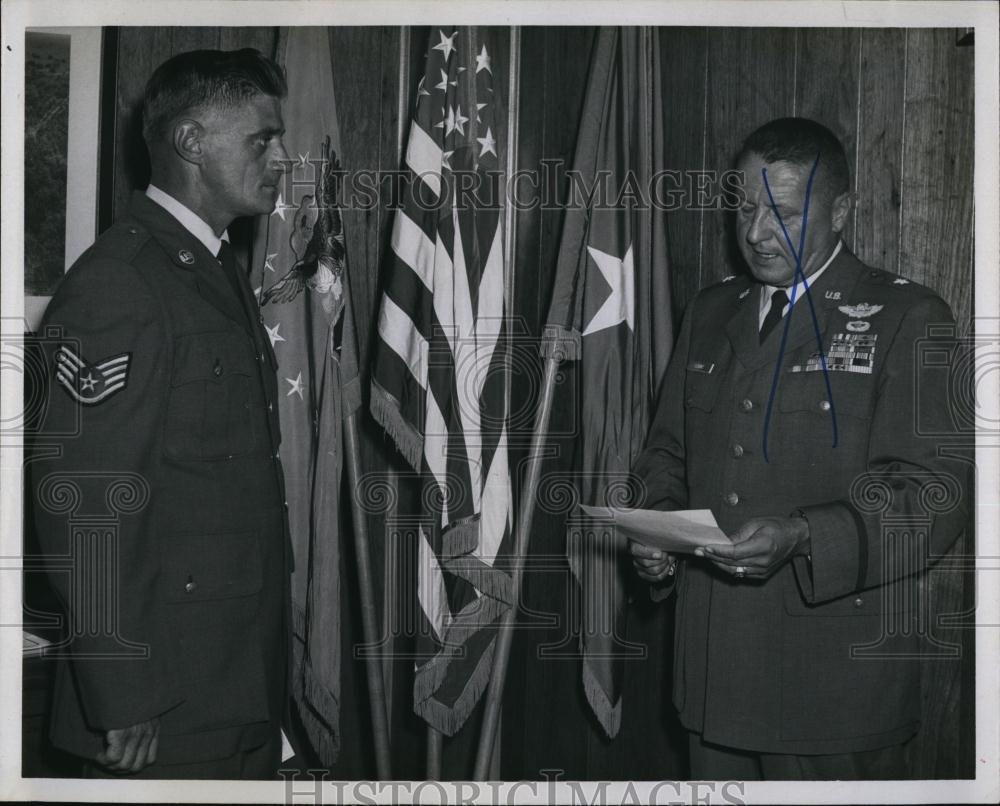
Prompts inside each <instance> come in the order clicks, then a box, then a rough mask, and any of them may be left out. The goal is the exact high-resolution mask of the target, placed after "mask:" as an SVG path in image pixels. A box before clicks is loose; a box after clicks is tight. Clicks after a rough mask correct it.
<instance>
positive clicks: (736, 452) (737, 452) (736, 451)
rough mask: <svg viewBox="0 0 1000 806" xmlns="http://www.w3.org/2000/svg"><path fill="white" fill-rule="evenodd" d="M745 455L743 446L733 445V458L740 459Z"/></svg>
mask: <svg viewBox="0 0 1000 806" xmlns="http://www.w3.org/2000/svg"><path fill="white" fill-rule="evenodd" d="M742 455H743V446H742V445H740V444H739V443H735V444H734V445H733V456H734V457H736V458H737V459H739V458H740V457H741V456H742Z"/></svg>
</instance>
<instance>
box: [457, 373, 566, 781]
mask: <svg viewBox="0 0 1000 806" xmlns="http://www.w3.org/2000/svg"><path fill="white" fill-rule="evenodd" d="M558 369H559V358H557V357H549V358H546V359H545V376H544V379H543V381H542V395H541V401H540V402H539V405H538V410H537V412H536V413H535V430H534V432H533V434H532V436H531V452H530V454H529V460H528V472H527V475H526V476H525V479H524V487H522V489H521V502H520V507H519V508H518V517H517V523H516V528H515V532H514V569H513V574H512V577H513V579H512V583H513V584H512V597H511V598H512V601H511V605H510V609H509V610H508V611H507V613H506V614H505V615H504V617H503V621H502V622H501V624H500V633H499V635H497V643H496V646H495V647H494V649H493V653H494V654H493V673H492V674H491V675H490V685H489V688H488V689H487V691H486V713H485V715H484V716H483V730H482V733H480V735H479V748H478V750H477V752H476V767H475V771H474V773H473V776H472V778H473V780H474V781H485V780H486V776H487V774H488V773H489V768H490V760H491V758H492V757H493V745H494V742H495V741H496V733H497V723H498V722H499V719H500V705H501V704H502V702H503V687H504V682H505V680H506V677H507V664H508V661H509V660H510V645H511V641H512V640H513V636H514V623H515V621H516V619H517V610H518V607H519V605H520V601H521V578H522V575H523V568H524V563H525V561H526V560H527V557H528V542H529V539H530V536H531V522H532V520H533V519H534V517H535V493H536V491H537V489H538V476H539V473H541V467H542V454H543V447H544V443H545V440H546V438H547V436H548V433H549V417H550V416H551V414H552V398H553V397H554V392H555V380H556V372H557V371H558Z"/></svg>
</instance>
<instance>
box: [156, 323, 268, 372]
mask: <svg viewBox="0 0 1000 806" xmlns="http://www.w3.org/2000/svg"><path fill="white" fill-rule="evenodd" d="M253 367H254V351H253V345H252V344H251V343H250V341H249V339H248V338H247V337H246V336H244V335H241V334H238V333H231V332H228V331H226V332H221V333H194V334H192V335H189V336H181V337H180V338H178V339H177V340H176V342H175V344H174V373H173V379H172V381H171V385H172V386H182V385H183V384H186V383H191V382H192V381H213V382H216V383H221V382H223V381H225V379H226V378H227V377H229V376H231V375H251V374H252V373H253Z"/></svg>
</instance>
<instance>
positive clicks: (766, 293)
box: [760, 240, 844, 316]
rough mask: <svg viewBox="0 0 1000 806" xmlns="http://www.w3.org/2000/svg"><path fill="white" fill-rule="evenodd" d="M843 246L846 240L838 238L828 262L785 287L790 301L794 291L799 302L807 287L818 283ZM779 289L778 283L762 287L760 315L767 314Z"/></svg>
mask: <svg viewBox="0 0 1000 806" xmlns="http://www.w3.org/2000/svg"><path fill="white" fill-rule="evenodd" d="M843 246H844V242H843V241H841V240H838V241H837V245H836V246H835V247H834V249H833V252H832V253H831V254H830V257H828V258H827V259H826V263H824V264H823V265H822V266H820V267H819V268H818V269H817V270H816V271H814V272H813V273H812V274H810V275H809V276H808V277H806V278H805V280H800V281H799V282H797V283H796V284H795V285H794V286H792V287H789V288H786V289H785V292H786V293H787V294H788V299H789V301H791V299H792V295H793V293H794V296H795V301H796V302H798V301H799V300H800V299H802V295H803V294H805V293H806V288H807V287H808V286H812V285H815V284H816V281H817V280H819V278H820V275H821V274H822V273H823V272H825V271H826V270H827V269H828V268H829V266H830V264H831V263H833V261H834V258H836V257H837V255H839V254H840V250H841V248H842V247H843ZM792 288H794V289H795V290H794V292H793V291H792ZM777 290H778V286H776V285H766V284H765V285H764V286H763V287H762V288H761V294H760V315H761V316H764V315H765V311H766V310H767V308H768V306H769V305H770V303H771V295H772V294H774V292H775V291H777Z"/></svg>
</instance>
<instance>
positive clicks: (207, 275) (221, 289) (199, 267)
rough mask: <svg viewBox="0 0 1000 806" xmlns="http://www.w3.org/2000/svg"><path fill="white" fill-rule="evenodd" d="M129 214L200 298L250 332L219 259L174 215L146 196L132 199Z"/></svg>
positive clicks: (140, 195) (241, 304) (141, 195)
mask: <svg viewBox="0 0 1000 806" xmlns="http://www.w3.org/2000/svg"><path fill="white" fill-rule="evenodd" d="M129 212H130V213H131V214H132V215H133V216H134V217H135V218H136V219H137V220H138V221H139V222H140V223H141V224H143V226H145V227H146V228H147V229H148V230H149V233H150V235H152V236H153V238H154V239H155V240H156V242H157V243H158V244H159V245H160V246H161V247H162V248H163V250H164V252H165V253H166V254H167V256H168V257H169V258H170V260H171V262H172V263H173V264H174V265H175V266H176V267H177V268H178V269H180V270H181V271H182V272H184V273H185V274H186V275H187V276H189V277H191V278H192V279H193V281H194V285H195V288H197V290H198V294H199V295H200V296H201V297H202V298H203V299H204V300H205V301H206V302H207V303H208V304H209V305H211V306H212V307H214V308H216V309H217V310H218V311H219V312H220V313H222V314H223V315H225V316H227V317H228V318H229V319H232V320H233V321H234V322H236V323H237V324H238V325H240V326H241V327H242V328H243V329H244V330H249V329H250V323H249V322H248V321H247V315H246V314H245V313H244V310H243V303H242V302H241V300H240V299H239V298H238V297H237V296H236V295H235V294H234V293H233V287H232V285H230V283H229V280H228V279H227V278H226V273H225V271H224V270H223V268H222V266H220V265H219V261H218V260H217V259H216V257H215V255H213V254H211V253H210V252H209V251H208V250H207V249H206V248H205V245H204V244H203V243H202V242H201V241H199V240H198V239H197V238H196V237H194V235H192V234H191V233H190V232H188V231H187V230H186V229H185V228H184V226H183V225H182V224H181V223H180V222H179V221H178V220H177V219H176V218H174V217H173V216H172V215H170V213H168V212H167V211H166V210H164V209H163V208H162V207H160V205H158V204H157V203H156V202H154V201H152V200H151V199H150V198H148V197H147V196H146V194H144V193H140V192H139V191H136V192H135V193H134V194H133V196H132V203H131V206H130V208H129Z"/></svg>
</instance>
